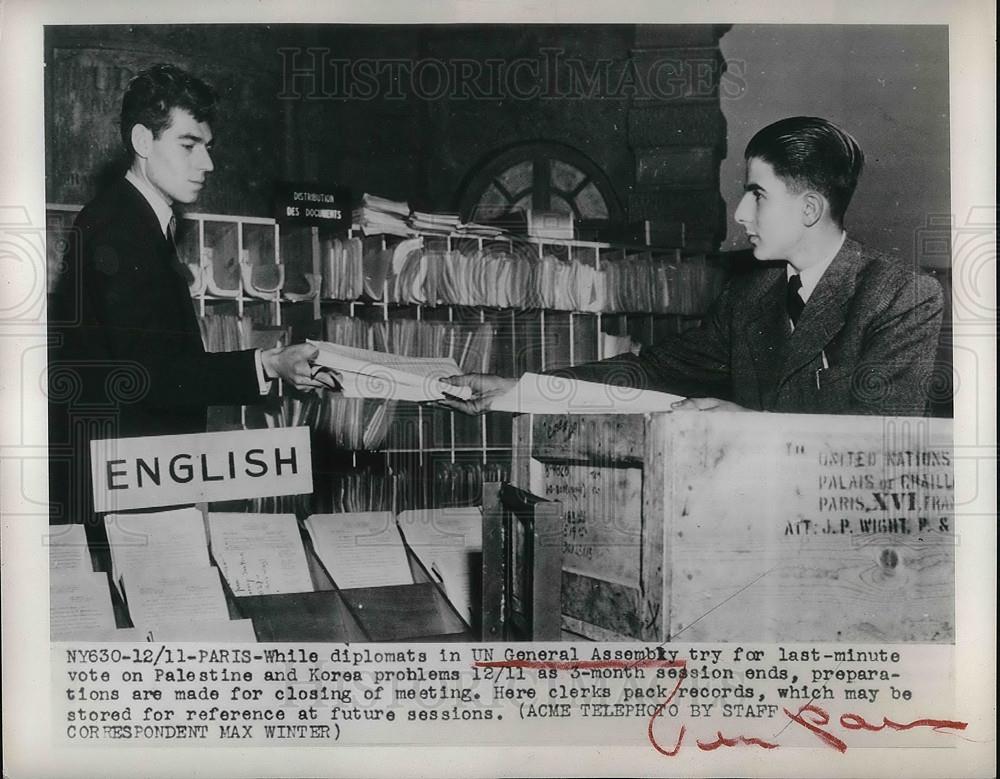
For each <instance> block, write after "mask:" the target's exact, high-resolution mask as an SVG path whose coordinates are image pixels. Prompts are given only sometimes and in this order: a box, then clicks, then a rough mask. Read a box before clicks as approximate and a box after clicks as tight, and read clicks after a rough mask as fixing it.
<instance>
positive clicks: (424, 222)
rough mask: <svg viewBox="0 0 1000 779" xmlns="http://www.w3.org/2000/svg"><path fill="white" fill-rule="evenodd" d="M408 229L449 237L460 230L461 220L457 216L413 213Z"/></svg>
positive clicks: (422, 212)
mask: <svg viewBox="0 0 1000 779" xmlns="http://www.w3.org/2000/svg"><path fill="white" fill-rule="evenodd" d="M409 223H410V227H412V228H413V229H414V230H416V231H417V232H421V233H440V234H441V235H449V234H451V233H455V232H458V231H460V230H461V228H462V220H461V219H460V218H459V216H458V214H440V213H436V214H431V213H427V212H425V211H414V212H413V214H412V215H411V216H410V219H409Z"/></svg>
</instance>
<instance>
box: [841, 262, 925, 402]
mask: <svg viewBox="0 0 1000 779" xmlns="http://www.w3.org/2000/svg"><path fill="white" fill-rule="evenodd" d="M881 297H882V299H888V301H889V302H888V304H887V305H884V307H882V308H881V309H880V310H878V313H877V314H876V315H875V317H874V318H873V319H872V321H871V322H870V324H869V325H868V327H867V328H866V331H865V335H864V341H863V343H862V349H861V359H860V361H859V363H858V366H857V368H856V370H855V371H854V374H853V376H852V377H851V389H850V394H851V409H850V410H851V412H852V413H857V414H884V415H902V416H921V415H923V414H925V413H926V410H927V402H928V399H929V395H930V394H931V393H932V391H933V386H932V385H933V383H934V362H935V357H936V353H937V345H938V336H939V334H940V331H941V321H942V318H943V311H944V297H943V294H942V292H941V286H940V285H939V284H938V283H937V281H935V280H934V279H932V278H930V277H928V276H918V275H914V276H912V277H911V278H910V280H909V281H908V283H906V284H904V285H902V286H901V287H900V288H899V289H898V290H897V291H896V292H895V294H891V295H882V296H881Z"/></svg>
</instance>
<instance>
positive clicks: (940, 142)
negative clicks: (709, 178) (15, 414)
mask: <svg viewBox="0 0 1000 779" xmlns="http://www.w3.org/2000/svg"><path fill="white" fill-rule="evenodd" d="M721 47H722V51H723V53H724V54H725V56H726V58H727V59H729V60H731V61H732V62H733V63H735V67H738V68H739V70H740V73H741V81H742V89H740V90H739V91H735V92H733V93H732V94H731V95H729V96H728V97H723V100H722V110H723V113H724V114H725V115H726V120H727V123H728V127H729V143H730V148H729V156H728V158H727V159H726V160H724V161H723V164H722V169H721V177H722V194H723V197H724V198H725V199H726V201H727V203H728V205H729V209H728V210H729V215H730V219H729V234H728V239H727V247H739V246H744V245H746V244H745V241H744V239H743V234H742V233H743V231H742V230H741V229H740V228H739V226H738V225H737V224H736V223H735V222H733V221H732V213H733V211H734V210H735V208H736V205H737V204H738V202H739V198H740V196H741V195H742V188H743V167H744V165H743V149H744V147H745V146H746V143H747V141H749V140H750V138H751V137H752V135H753V134H754V133H755V132H756V131H757V130H759V129H760V128H761V127H763V126H765V125H767V124H769V123H770V122H773V121H776V120H777V119H781V118H783V117H785V116H794V115H798V114H806V115H813V116H823V117H826V118H828V119H831V120H832V121H834V122H837V123H838V124H840V125H842V126H843V127H844V128H845V129H847V130H848V131H849V132H850V133H852V134H853V135H854V136H855V137H856V138H857V140H858V142H859V143H860V144H861V147H862V148H863V149H864V151H865V159H866V165H865V172H864V174H863V175H862V177H861V182H860V183H859V185H858V190H857V192H856V194H855V197H854V201H853V202H852V204H851V207H850V210H849V211H848V214H847V229H848V231H849V232H851V233H852V234H853V235H854V236H855V237H857V238H860V239H861V240H862V241H864V242H866V243H868V244H869V245H870V246H873V247H875V248H877V249H880V250H882V251H887V252H894V253H896V254H899V255H900V256H901V257H903V258H905V259H907V260H909V259H911V258H915V259H916V261H917V262H919V263H920V264H921V265H924V266H933V267H948V266H949V265H950V258H949V256H948V253H947V252H942V251H940V245H941V242H940V241H937V242H936V245H937V247H938V250H937V251H926V249H925V246H924V245H923V244H927V243H928V242H927V241H923V242H921V236H922V235H925V234H926V233H927V232H928V231H929V230H928V227H929V221H928V220H930V219H932V218H935V217H941V216H942V215H945V216H946V215H947V214H949V213H950V212H951V200H950V191H951V181H950V164H949V159H950V158H949V153H950V143H949V129H950V122H949V109H948V77H949V74H948V28H947V27H945V26H928V25H924V26H917V25H907V26H897V25H879V26H873V25H735V26H734V27H733V28H732V29H731V30H730V31H729V32H727V33H726V34H725V36H724V37H723V38H722V41H721ZM817 52H822V56H819V57H817V56H816V53H817ZM789 63H794V67H790V66H789ZM930 224H933V223H930ZM938 224H940V222H938ZM932 243H933V242H932Z"/></svg>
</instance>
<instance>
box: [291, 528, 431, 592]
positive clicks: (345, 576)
mask: <svg viewBox="0 0 1000 779" xmlns="http://www.w3.org/2000/svg"><path fill="white" fill-rule="evenodd" d="M305 526H306V529H307V530H308V531H309V536H310V537H311V538H312V542H313V548H314V549H315V550H316V556H317V557H319V559H320V561H321V562H322V563H323V565H324V567H325V568H326V570H327V573H329V574H330V578H331V579H333V581H334V582H336V584H337V586H338V587H339V588H340V589H344V590H346V589H354V588H357V587H385V586H388V585H393V584H413V576H412V575H411V573H410V564H409V561H408V560H407V557H406V549H405V547H404V546H403V540H402V538H400V535H399V530H398V529H397V528H396V523H395V521H394V517H393V515H392V512H389V511H371V512H365V513H359V514H313V515H312V516H311V517H309V518H308V519H307V520H306V521H305Z"/></svg>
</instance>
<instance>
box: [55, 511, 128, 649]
mask: <svg viewBox="0 0 1000 779" xmlns="http://www.w3.org/2000/svg"><path fill="white" fill-rule="evenodd" d="M80 527H82V525H81V526H80ZM89 567H90V566H89V564H88V566H87V568H88V569H89ZM114 630H115V615H114V611H113V609H112V608H111V591H110V590H109V589H108V577H107V575H106V574H103V573H94V572H93V571H91V570H84V569H66V568H53V569H51V570H50V571H49V633H50V635H51V637H52V640H53V641H70V640H80V641H101V640H104V638H106V637H107V636H109V635H110V634H112V633H113V632H114Z"/></svg>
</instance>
